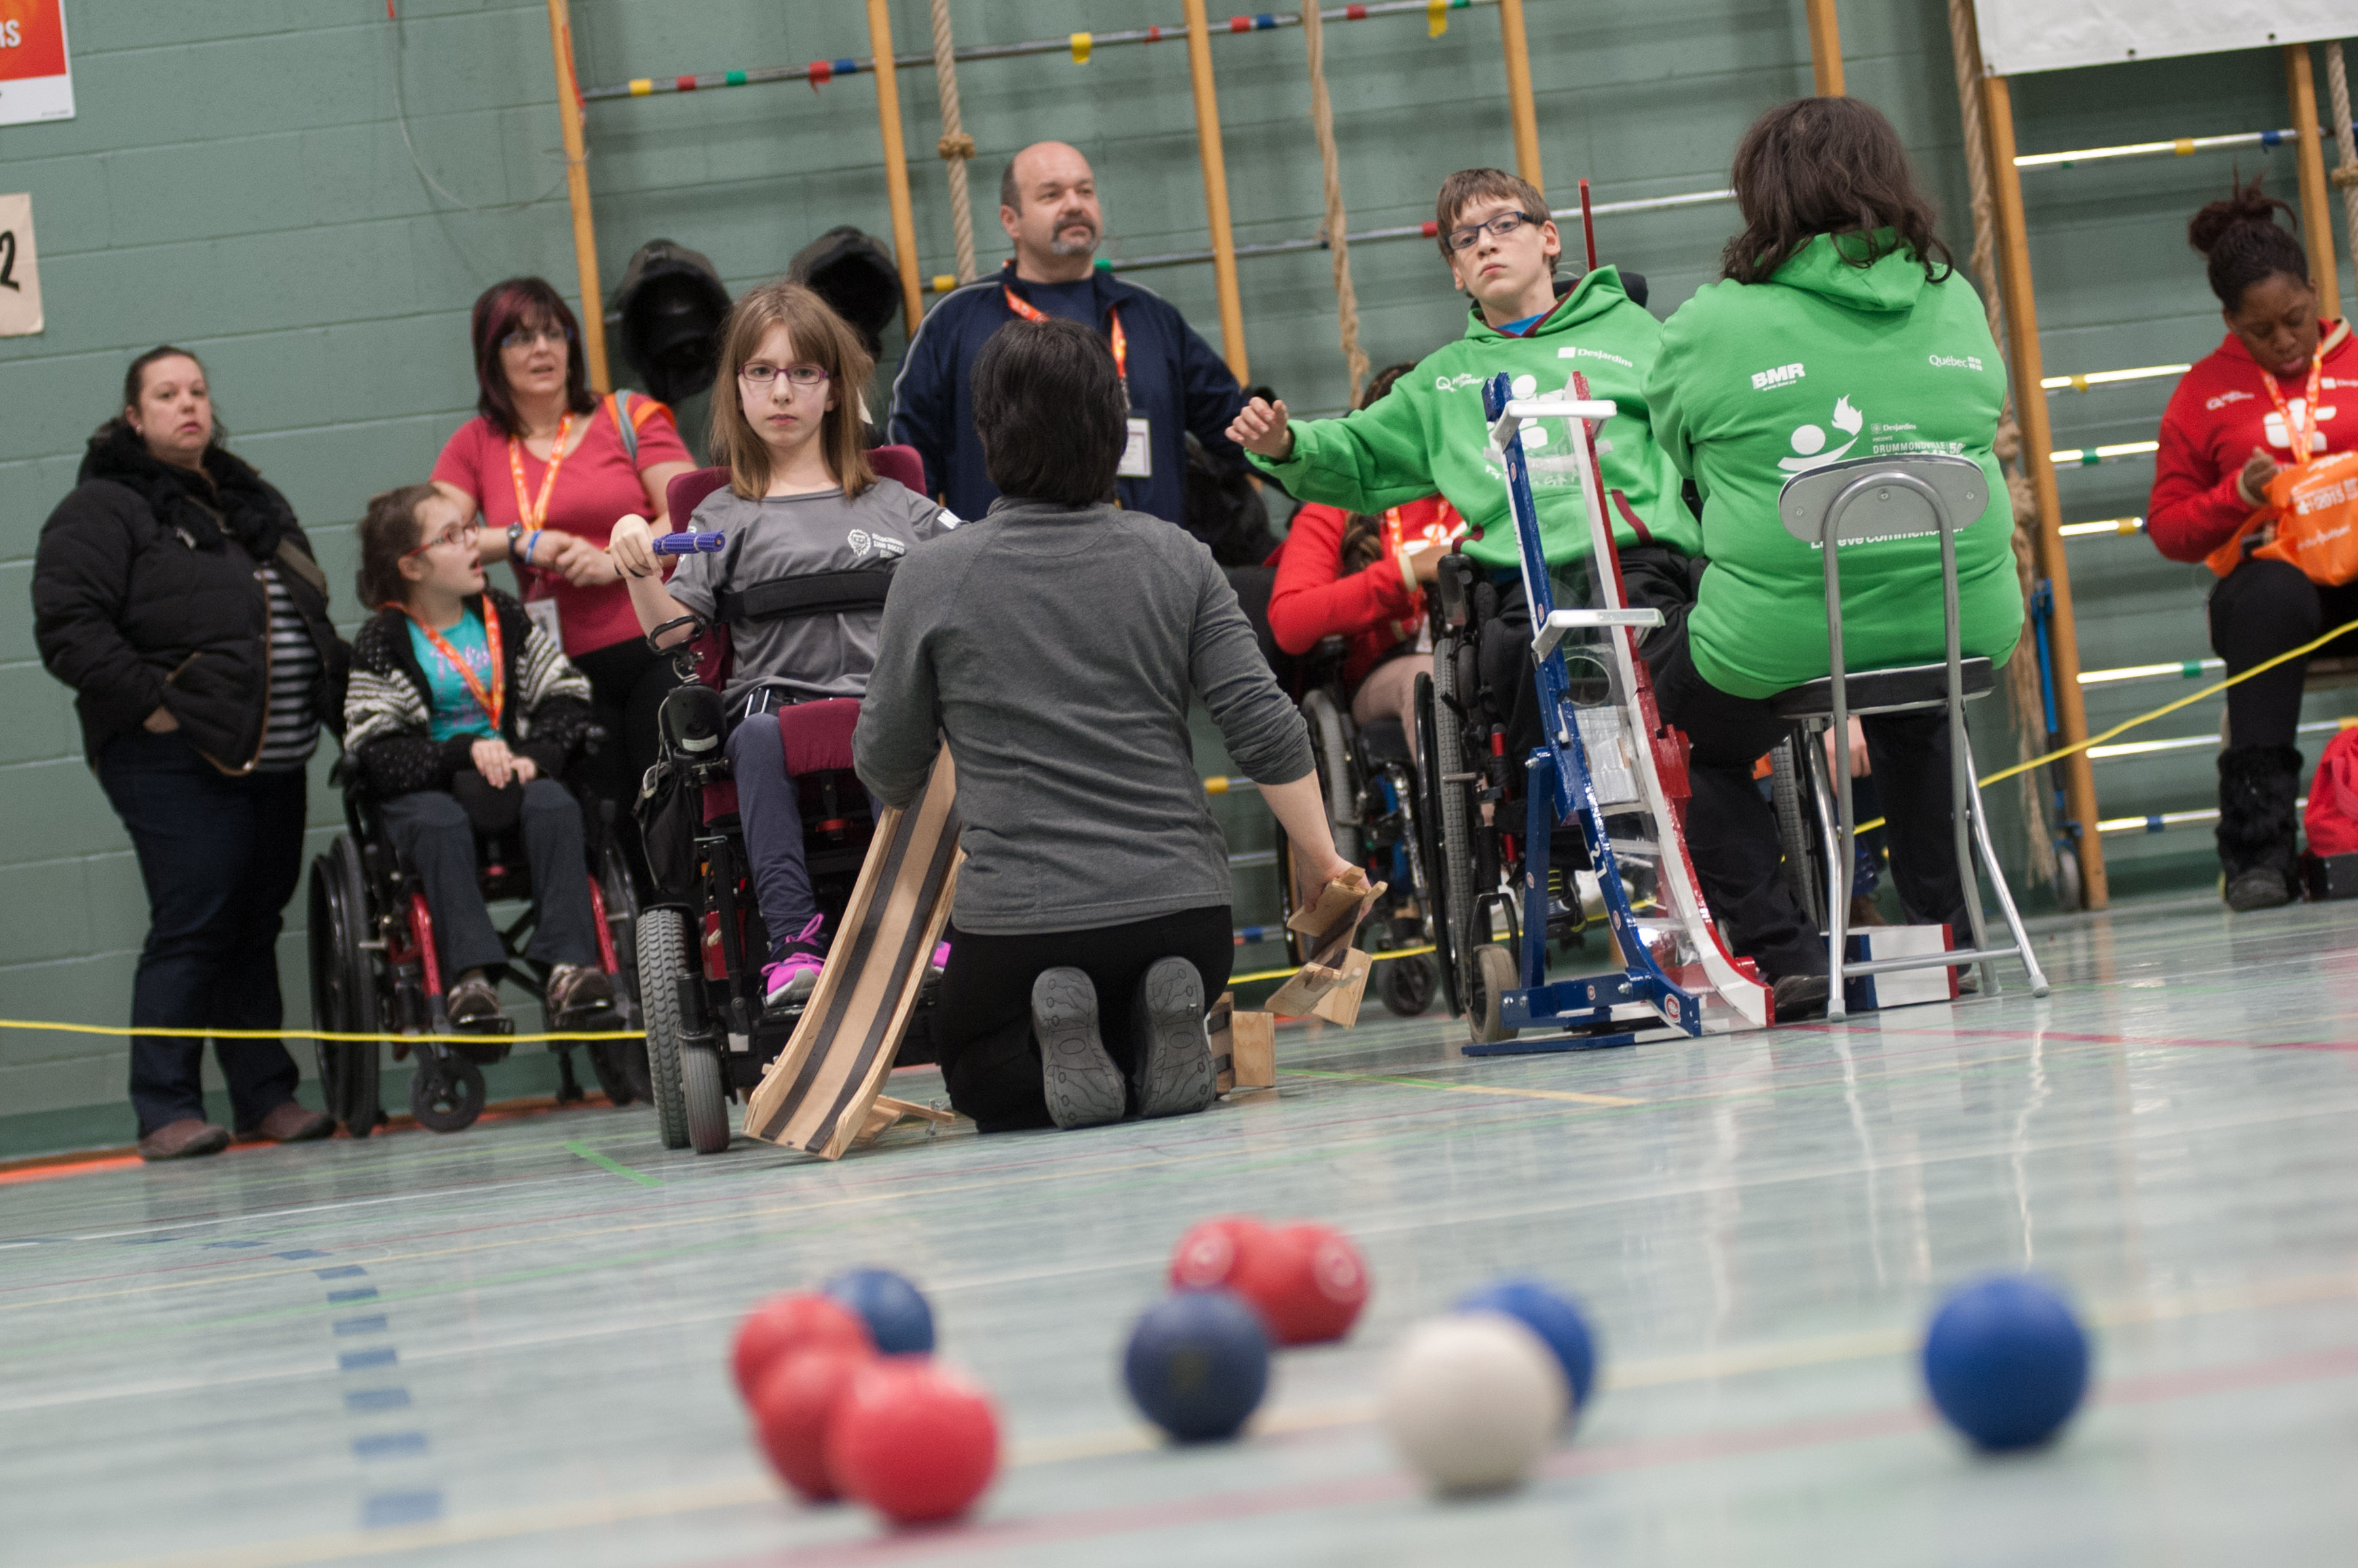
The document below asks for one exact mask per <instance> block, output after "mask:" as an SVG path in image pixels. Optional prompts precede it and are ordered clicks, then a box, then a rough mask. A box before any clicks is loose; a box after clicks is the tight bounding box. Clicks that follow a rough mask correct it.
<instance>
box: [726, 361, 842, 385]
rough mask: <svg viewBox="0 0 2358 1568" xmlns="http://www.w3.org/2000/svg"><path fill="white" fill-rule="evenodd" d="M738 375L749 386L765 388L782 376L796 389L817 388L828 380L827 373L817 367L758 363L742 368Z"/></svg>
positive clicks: (739, 369)
mask: <svg viewBox="0 0 2358 1568" xmlns="http://www.w3.org/2000/svg"><path fill="white" fill-rule="evenodd" d="M737 375H738V378H739V379H740V380H741V381H743V382H744V383H745V384H747V385H749V386H759V387H764V388H766V387H768V386H770V385H772V384H774V383H775V382H776V381H777V379H778V377H780V376H784V377H785V378H786V384H787V385H789V386H795V387H813V386H817V384H819V383H820V382H823V381H825V380H826V379H827V372H825V371H823V370H821V369H819V367H818V366H817V365H772V364H762V363H760V362H755V363H752V364H749V365H741V366H740V367H739V368H738V371H737Z"/></svg>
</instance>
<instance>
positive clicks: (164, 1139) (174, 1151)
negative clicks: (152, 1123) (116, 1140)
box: [139, 1116, 229, 1160]
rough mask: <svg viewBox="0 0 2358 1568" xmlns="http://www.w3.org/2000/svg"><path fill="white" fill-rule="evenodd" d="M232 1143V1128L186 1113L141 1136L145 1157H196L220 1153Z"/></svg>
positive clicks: (140, 1152) (141, 1148)
mask: <svg viewBox="0 0 2358 1568" xmlns="http://www.w3.org/2000/svg"><path fill="white" fill-rule="evenodd" d="M228 1147H229V1129H228V1128H226V1127H216V1126H214V1125H213V1124H212V1123H211V1122H210V1121H200V1120H198V1119H196V1118H195V1117H193V1116H184V1117H182V1118H181V1119H179V1120H178V1121H168V1122H166V1123H165V1124H164V1125H163V1126H161V1127H159V1128H157V1130H155V1131H153V1132H150V1133H148V1134H147V1135H146V1136H145V1137H143V1138H141V1139H140V1140H139V1157H140V1158H141V1159H142V1160H193V1159H195V1158H196V1157H197V1156H198V1155H200V1154H218V1153H220V1152H222V1150H224V1149H226V1148H228Z"/></svg>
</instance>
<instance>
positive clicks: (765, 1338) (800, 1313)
mask: <svg viewBox="0 0 2358 1568" xmlns="http://www.w3.org/2000/svg"><path fill="white" fill-rule="evenodd" d="M815 1346H834V1347H836V1348H838V1349H842V1350H865V1351H867V1352H869V1353H871V1355H872V1354H873V1353H874V1352H875V1349H876V1342H875V1341H874V1340H872V1339H871V1338H869V1337H868V1325H866V1324H865V1323H862V1322H861V1321H860V1314H858V1313H856V1312H853V1311H852V1310H851V1309H850V1308H849V1307H847V1306H845V1305H844V1304H843V1303H841V1302H838V1301H837V1300H836V1299H835V1298H834V1297H832V1296H823V1295H821V1294H819V1293H818V1292H816V1291H797V1292H794V1293H793V1294H791V1295H783V1296H772V1297H771V1298H770V1299H769V1300H768V1301H765V1302H763V1303H762V1304H761V1305H760V1306H757V1307H755V1308H754V1309H753V1310H752V1312H749V1313H747V1314H745V1321H744V1322H743V1323H741V1324H740V1325H738V1326H737V1345H736V1348H735V1349H734V1350H732V1351H731V1352H730V1368H731V1369H732V1370H733V1371H735V1373H736V1374H737V1391H738V1392H739V1393H740V1394H741V1395H743V1396H744V1398H745V1400H746V1402H747V1403H749V1404H750V1403H752V1399H753V1390H754V1389H755V1387H756V1386H757V1385H758V1384H759V1383H760V1382H761V1380H762V1374H763V1373H764V1372H766V1371H768V1370H769V1368H770V1364H771V1363H772V1362H773V1361H775V1360H777V1359H778V1358H779V1357H782V1356H784V1354H785V1353H786V1352H787V1351H789V1350H801V1349H806V1348H811V1347H815Z"/></svg>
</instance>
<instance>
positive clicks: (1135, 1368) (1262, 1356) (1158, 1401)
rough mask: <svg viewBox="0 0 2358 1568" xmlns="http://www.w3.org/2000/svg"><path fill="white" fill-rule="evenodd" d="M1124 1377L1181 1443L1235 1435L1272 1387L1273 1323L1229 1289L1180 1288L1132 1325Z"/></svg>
mask: <svg viewBox="0 0 2358 1568" xmlns="http://www.w3.org/2000/svg"><path fill="white" fill-rule="evenodd" d="M1121 1378H1122V1381H1123V1382H1124V1383H1126V1384H1127V1385H1129V1388H1130V1398H1131V1399H1133V1400H1137V1401H1138V1408H1139V1409H1140V1410H1141V1411H1145V1412H1146V1418H1147V1419H1148V1420H1149V1421H1151V1422H1153V1423H1154V1424H1155V1425H1157V1426H1159V1427H1161V1428H1162V1429H1163V1431H1165V1432H1167V1433H1170V1434H1171V1435H1172V1436H1173V1437H1175V1438H1177V1439H1178V1440H1179V1441H1180V1442H1182V1443H1207V1442H1214V1441H1217V1440H1218V1439H1220V1438H1225V1437H1234V1436H1235V1435H1236V1434H1237V1432H1238V1428H1240V1427H1242V1426H1243V1425H1244V1423H1245V1422H1246V1419H1247V1418H1248V1417H1249V1416H1250V1415H1251V1414H1252V1412H1253V1411H1255V1410H1257V1409H1259V1408H1260V1399H1261V1395H1262V1394H1264V1393H1266V1392H1267V1391H1268V1390H1269V1331H1268V1330H1267V1329H1265V1328H1263V1327H1262V1326H1261V1321H1260V1314H1259V1313H1257V1312H1255V1311H1253V1309H1252V1308H1250V1307H1249V1306H1247V1305H1246V1304H1245V1303H1244V1300H1243V1298H1241V1297H1239V1296H1238V1295H1236V1294H1234V1293H1232V1292H1228V1291H1181V1292H1178V1293H1177V1294H1175V1295H1172V1296H1168V1297H1165V1298H1164V1299H1163V1300H1162V1301H1160V1302H1157V1303H1155V1304H1154V1305H1153V1306H1151V1307H1149V1308H1148V1309H1147V1310H1146V1313H1145V1314H1144V1315H1143V1316H1141V1318H1140V1319H1139V1320H1138V1325H1137V1326H1136V1327H1135V1328H1133V1329H1131V1330H1130V1348H1129V1350H1128V1351H1127V1352H1126V1353H1124V1355H1123V1357H1122V1360H1121Z"/></svg>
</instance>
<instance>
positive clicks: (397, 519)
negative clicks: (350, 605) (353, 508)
mask: <svg viewBox="0 0 2358 1568" xmlns="http://www.w3.org/2000/svg"><path fill="white" fill-rule="evenodd" d="M437 493H438V492H437V491H436V490H435V488H434V487H433V486H432V485H430V484H405V485H403V486H401V487H400V488H399V489H398V490H388V491H384V492H380V493H378V494H375V495H372V496H370V497H369V503H368V511H367V513H366V514H363V515H362V518H361V569H360V575H359V577H358V578H357V579H355V581H356V584H357V586H358V587H359V589H360V592H361V602H362V604H365V605H367V606H368V607H369V608H370V609H371V610H383V609H384V607H385V606H386V605H388V604H400V603H402V602H404V601H405V600H407V599H408V598H409V585H408V584H407V583H406V581H404V580H403V579H402V575H401V557H404V556H406V555H407V554H408V553H409V552H410V551H412V550H414V549H416V547H417V535H418V532H419V530H420V528H421V527H422V524H419V522H418V521H417V509H418V508H419V507H421V506H423V505H425V504H426V503H427V502H429V501H431V500H433V499H434V497H435V496H436V494H437Z"/></svg>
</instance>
